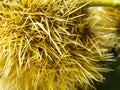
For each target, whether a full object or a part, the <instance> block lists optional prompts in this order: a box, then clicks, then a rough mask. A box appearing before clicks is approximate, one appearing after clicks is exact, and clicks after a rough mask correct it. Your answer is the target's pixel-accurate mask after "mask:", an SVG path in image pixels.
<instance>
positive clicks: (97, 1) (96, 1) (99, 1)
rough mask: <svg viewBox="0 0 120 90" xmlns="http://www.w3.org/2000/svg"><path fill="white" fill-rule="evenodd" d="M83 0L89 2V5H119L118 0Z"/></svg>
mask: <svg viewBox="0 0 120 90" xmlns="http://www.w3.org/2000/svg"><path fill="white" fill-rule="evenodd" d="M83 2H90V3H91V5H89V6H110V7H119V6H120V0H83Z"/></svg>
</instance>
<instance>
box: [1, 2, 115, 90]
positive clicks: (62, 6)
mask: <svg viewBox="0 0 120 90" xmlns="http://www.w3.org/2000/svg"><path fill="white" fill-rule="evenodd" d="M87 4H88V3H87ZM87 4H83V5H82V0H81V1H80V0H7V1H6V0H3V1H0V89H1V90H77V88H78V87H79V88H81V89H82V90H90V89H91V88H94V81H98V82H101V81H102V80H103V79H104V78H103V76H102V75H101V72H107V71H109V69H107V68H106V67H107V66H106V64H104V63H102V62H103V61H108V59H107V58H109V57H110V55H109V54H107V45H108V44H110V43H111V41H112V39H111V38H112V36H111V35H112V34H111V33H113V32H114V30H111V29H106V28H105V27H104V28H99V29H96V28H94V27H96V23H95V24H93V23H92V18H90V17H89V16H90V15H87V14H86V12H84V11H86V10H84V9H83V8H84V7H85V6H86V5H87ZM94 16H95V15H94ZM97 19H98V18H97ZM106 21H107V20H106ZM88 24H89V25H88ZM103 24H105V22H103ZM94 25H95V26H94ZM98 26H99V24H98ZM97 28H98V27H97ZM107 43H108V44H107Z"/></svg>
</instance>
